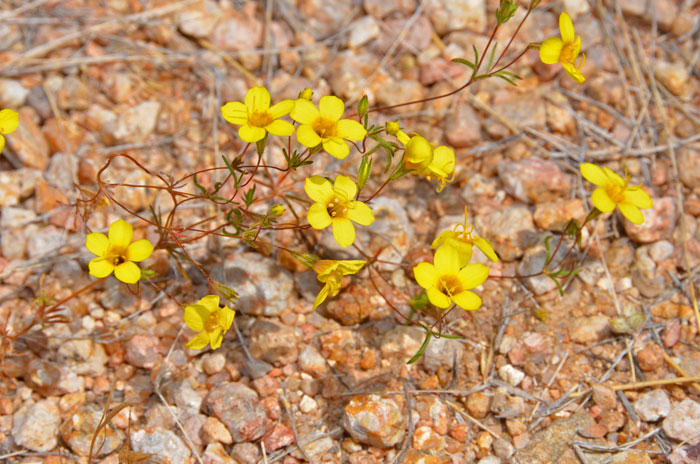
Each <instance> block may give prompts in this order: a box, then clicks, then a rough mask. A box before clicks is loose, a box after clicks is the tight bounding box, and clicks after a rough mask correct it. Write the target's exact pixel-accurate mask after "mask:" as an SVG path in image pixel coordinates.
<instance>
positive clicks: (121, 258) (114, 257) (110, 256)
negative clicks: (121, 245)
mask: <svg viewBox="0 0 700 464" xmlns="http://www.w3.org/2000/svg"><path fill="white" fill-rule="evenodd" d="M104 258H105V260H107V262H109V263H112V265H113V266H119V265H120V264H123V263H125V262H126V251H125V250H122V249H118V248H111V249H109V250H107V254H106V255H105V257H104Z"/></svg>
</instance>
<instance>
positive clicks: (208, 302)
mask: <svg viewBox="0 0 700 464" xmlns="http://www.w3.org/2000/svg"><path fill="white" fill-rule="evenodd" d="M219 301H220V298H219V295H207V296H205V297H203V298H200V299H199V300H198V301H197V304H198V305H202V306H204V307H205V308H207V311H209V313H210V314H211V313H213V312H216V311H218V310H219Z"/></svg>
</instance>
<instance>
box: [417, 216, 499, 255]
mask: <svg viewBox="0 0 700 464" xmlns="http://www.w3.org/2000/svg"><path fill="white" fill-rule="evenodd" d="M460 228H461V230H459V229H460ZM474 245H476V247H477V248H478V249H479V250H481V252H482V253H483V254H485V255H486V257H487V258H488V259H490V260H491V261H493V262H494V263H497V262H498V256H497V255H496V252H495V251H493V247H492V246H491V242H489V241H488V240H486V239H485V238H482V237H479V236H477V235H475V234H474V226H472V225H471V224H467V207H466V206H465V207H464V224H457V225H456V226H455V227H454V229H453V230H446V231H445V232H443V233H441V234H440V235H438V237H437V238H436V239H435V240H434V241H433V243H432V245H430V248H432V249H435V248H440V247H450V248H454V249H455V250H456V251H457V253H458V255H459V265H460V266H466V265H467V263H469V261H470V260H471V259H472V249H473V247H474Z"/></svg>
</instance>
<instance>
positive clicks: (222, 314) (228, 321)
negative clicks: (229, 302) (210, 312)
mask: <svg viewBox="0 0 700 464" xmlns="http://www.w3.org/2000/svg"><path fill="white" fill-rule="evenodd" d="M218 315H219V318H218V319H219V324H220V325H221V328H222V329H224V333H226V331H227V330H228V329H230V328H231V325H232V324H233V317H234V316H235V315H236V311H234V310H233V309H231V308H229V307H228V306H224V307H223V308H219V310H218Z"/></svg>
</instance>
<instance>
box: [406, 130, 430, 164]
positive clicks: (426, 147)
mask: <svg viewBox="0 0 700 464" xmlns="http://www.w3.org/2000/svg"><path fill="white" fill-rule="evenodd" d="M406 160H407V161H409V162H410V163H412V164H415V165H421V166H423V167H426V166H428V165H429V164H430V162H431V161H432V160H433V146H432V145H431V144H430V142H428V141H427V140H426V139H425V137H421V136H420V135H415V136H413V137H411V139H410V140H409V141H408V143H407V144H406Z"/></svg>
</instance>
